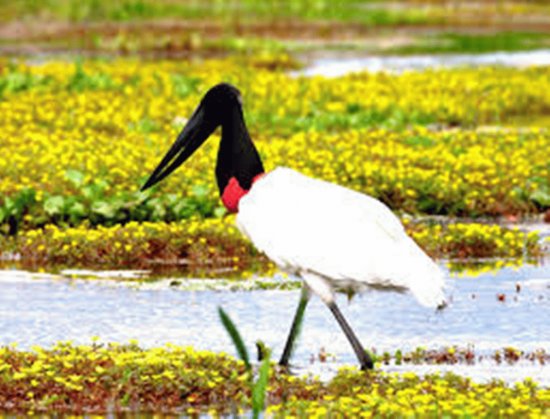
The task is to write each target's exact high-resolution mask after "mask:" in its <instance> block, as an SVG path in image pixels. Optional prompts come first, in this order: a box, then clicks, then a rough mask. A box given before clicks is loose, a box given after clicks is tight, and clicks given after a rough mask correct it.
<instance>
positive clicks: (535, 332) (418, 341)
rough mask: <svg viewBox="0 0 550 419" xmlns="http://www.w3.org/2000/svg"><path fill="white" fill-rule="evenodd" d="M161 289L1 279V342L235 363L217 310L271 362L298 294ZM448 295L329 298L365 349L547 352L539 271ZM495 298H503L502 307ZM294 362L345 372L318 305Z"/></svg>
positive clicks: (546, 273)
mask: <svg viewBox="0 0 550 419" xmlns="http://www.w3.org/2000/svg"><path fill="white" fill-rule="evenodd" d="M184 281H185V280H184ZM201 281H202V280H201ZM169 282H170V281H160V282H157V283H144V284H141V285H136V283H129V282H124V281H122V282H121V281H120V280H119V281H114V280H107V281H93V280H91V281H90V280H88V281H86V280H73V279H64V278H63V277H60V276H51V275H40V274H30V273H26V272H22V271H0V344H2V345H4V344H9V343H11V342H18V344H19V346H20V347H22V348H29V347H30V346H32V345H35V344H37V345H43V346H50V345H52V344H53V343H54V342H56V341H59V340H72V341H74V342H75V343H90V342H91V338H92V337H93V336H100V337H101V340H102V341H104V342H111V341H116V342H128V341H129V340H130V339H137V340H138V341H139V343H140V344H141V345H142V346H145V347H151V346H158V345H163V344H165V343H167V342H171V343H175V344H179V345H192V346H194V347H197V348H200V349H208V350H213V351H224V352H228V353H231V354H234V350H233V346H232V344H231V342H230V340H229V338H228V337H227V335H226V332H225V330H224V329H223V328H222V326H221V324H220V321H219V319H218V313H217V308H218V306H223V307H224V309H225V310H226V311H227V312H228V313H229V314H230V315H231V317H232V318H233V320H234V321H235V322H236V324H237V325H238V327H239V329H240V331H241V333H242V335H243V338H244V339H245V341H246V343H247V345H248V346H249V348H250V350H251V351H253V350H254V342H255V341H256V340H258V339H261V340H263V341H264V342H265V343H266V344H267V345H269V346H270V347H272V348H273V349H274V354H275V356H280V353H281V352H282V348H283V345H284V341H285V338H286V334H287V332H288V329H289V326H290V322H291V319H292V315H293V313H294V310H295V306H296V304H297V302H298V298H299V291H297V290H294V291H281V290H267V291H265V290H264V291H262V290H253V291H235V292H228V291H216V290H200V291H183V290H181V289H174V288H173V287H170V286H169ZM518 284H519V285H520V292H517V285H518ZM449 286H450V287H449V292H448V293H449V296H450V298H451V300H452V303H451V305H450V306H449V307H448V308H447V309H445V310H444V311H443V312H438V313H437V312H435V311H433V310H431V309H428V308H425V307H422V306H420V305H419V304H418V303H417V302H416V301H415V300H414V298H413V297H412V296H410V295H406V294H395V293H382V292H370V293H367V294H363V295H361V296H358V297H356V298H354V299H353V300H352V301H351V302H348V301H347V298H346V297H345V296H339V298H338V303H339V305H340V307H341V309H342V311H343V313H344V315H345V316H346V317H347V318H348V319H349V321H350V323H351V325H352V327H353V328H354V329H355V331H356V333H357V334H358V336H359V337H360V339H361V340H362V342H363V343H364V345H365V346H367V347H375V348H376V349H377V350H378V351H385V350H387V351H391V352H394V351H395V350H397V349H403V350H411V349H414V348H415V347H417V346H423V347H426V348H434V349H436V348H439V347H441V346H446V345H459V346H461V347H464V346H466V345H473V346H474V347H475V350H476V352H479V353H487V354H490V353H491V352H492V351H494V350H497V349H502V348H503V347H505V346H515V347H517V348H519V349H522V350H534V349H539V348H543V349H545V350H546V351H547V352H548V351H550V329H549V324H550V322H549V319H550V266H548V265H547V264H543V265H541V266H523V267H522V268H520V269H512V268H505V269H502V270H500V271H498V272H496V273H489V274H483V275H481V276H479V277H468V276H466V277H464V276H462V277H460V278H457V277H455V276H452V277H451V278H450V280H449ZM498 294H504V295H505V301H504V302H502V301H499V299H498V298H497V295H498ZM322 351H324V352H326V353H328V354H330V356H329V357H328V361H327V362H325V363H320V362H319V361H318V354H319V353H320V352H322ZM293 363H294V366H295V368H296V369H297V370H298V371H301V372H314V373H320V374H321V375H326V374H328V375H330V374H333V373H334V372H335V371H336V369H337V368H338V367H339V366H341V365H345V364H355V363H356V360H355V357H354V355H353V352H352V350H351V348H350V347H349V344H348V342H347V341H346V338H345V336H344V335H343V334H342V332H341V331H340V329H339V327H338V325H337V323H336V322H335V320H334V319H333V318H332V315H331V313H330V311H329V310H328V309H327V308H326V307H325V306H324V305H323V304H322V303H321V302H320V301H319V300H318V299H317V298H313V299H312V301H311V303H310V305H309V306H308V308H307V311H306V317H305V321H304V330H303V333H302V336H301V338H300V341H299V345H298V347H297V350H296V353H295V356H294V358H293ZM383 368H385V369H389V370H413V371H420V372H423V371H432V370H434V369H435V370H453V371H455V372H460V373H463V374H466V375H470V376H472V377H475V378H477V379H479V380H487V379H490V378H493V377H498V378H503V379H506V380H508V381H516V380H520V379H523V378H525V377H527V376H531V377H533V378H534V379H536V380H538V381H540V382H541V383H543V384H545V385H549V384H550V368H549V367H542V366H540V365H537V364H531V363H520V364H516V365H513V366H506V365H501V366H497V365H495V364H494V363H491V362H488V361H487V362H482V363H478V364H477V365H475V366H460V367H456V366H446V367H437V366H420V367H418V366H410V365H404V366H387V367H383Z"/></svg>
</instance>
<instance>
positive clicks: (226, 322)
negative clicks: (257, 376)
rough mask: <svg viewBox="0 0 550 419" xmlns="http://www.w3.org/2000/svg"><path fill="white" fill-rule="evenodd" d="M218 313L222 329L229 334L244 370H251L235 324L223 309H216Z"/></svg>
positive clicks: (246, 352)
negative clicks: (244, 366)
mask: <svg viewBox="0 0 550 419" xmlns="http://www.w3.org/2000/svg"><path fill="white" fill-rule="evenodd" d="M218 313H219V315H220V319H221V321H222V324H223V327H225V330H226V331H227V333H228V334H229V337H231V340H232V341H233V344H234V345H235V349H236V350H237V353H238V354H239V358H241V360H242V361H243V362H244V364H245V365H246V369H248V370H251V366H250V359H249V358H248V351H247V350H246V346H245V345H244V342H243V339H242V337H241V334H240V333H239V331H238V330H237V327H236V326H235V323H233V321H232V320H231V318H230V317H229V316H228V315H227V313H226V312H225V311H224V309H223V308H221V307H218Z"/></svg>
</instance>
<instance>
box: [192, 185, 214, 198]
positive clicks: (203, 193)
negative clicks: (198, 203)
mask: <svg viewBox="0 0 550 419" xmlns="http://www.w3.org/2000/svg"><path fill="white" fill-rule="evenodd" d="M209 191H210V188H208V186H207V185H193V187H192V188H191V193H192V194H193V196H195V197H197V198H205V197H207V196H208V192H209Z"/></svg>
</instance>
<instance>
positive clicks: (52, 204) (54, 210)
mask: <svg viewBox="0 0 550 419" xmlns="http://www.w3.org/2000/svg"><path fill="white" fill-rule="evenodd" d="M64 206H65V200H64V199H63V197H62V196H60V195H54V196H50V197H49V198H47V199H46V200H45V201H44V211H46V214H48V215H50V216H51V215H59V214H63V208H64Z"/></svg>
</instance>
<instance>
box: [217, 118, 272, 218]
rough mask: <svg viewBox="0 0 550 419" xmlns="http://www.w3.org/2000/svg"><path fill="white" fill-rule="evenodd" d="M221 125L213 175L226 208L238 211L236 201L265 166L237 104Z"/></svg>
mask: <svg viewBox="0 0 550 419" xmlns="http://www.w3.org/2000/svg"><path fill="white" fill-rule="evenodd" d="M221 125H222V139H221V142H220V148H219V150H218V161H217V164H216V179H217V182H218V188H219V190H220V195H221V199H222V202H223V204H224V205H225V207H226V208H227V210H228V211H229V212H237V211H238V208H239V201H240V200H241V198H242V197H243V196H244V195H246V193H247V192H248V191H249V190H250V188H251V187H252V184H253V183H254V181H255V180H257V179H258V178H259V177H260V176H261V175H262V174H263V173H264V168H263V165H262V161H261V159H260V155H259V154H258V150H256V147H255V146H254V143H252V140H251V139H250V135H249V133H248V130H247V129H246V125H245V122H244V119H243V115H242V111H241V110H240V109H239V108H238V107H235V108H234V109H232V110H231V111H230V112H229V113H228V114H226V116H225V118H224V120H223V122H222V124H221Z"/></svg>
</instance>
